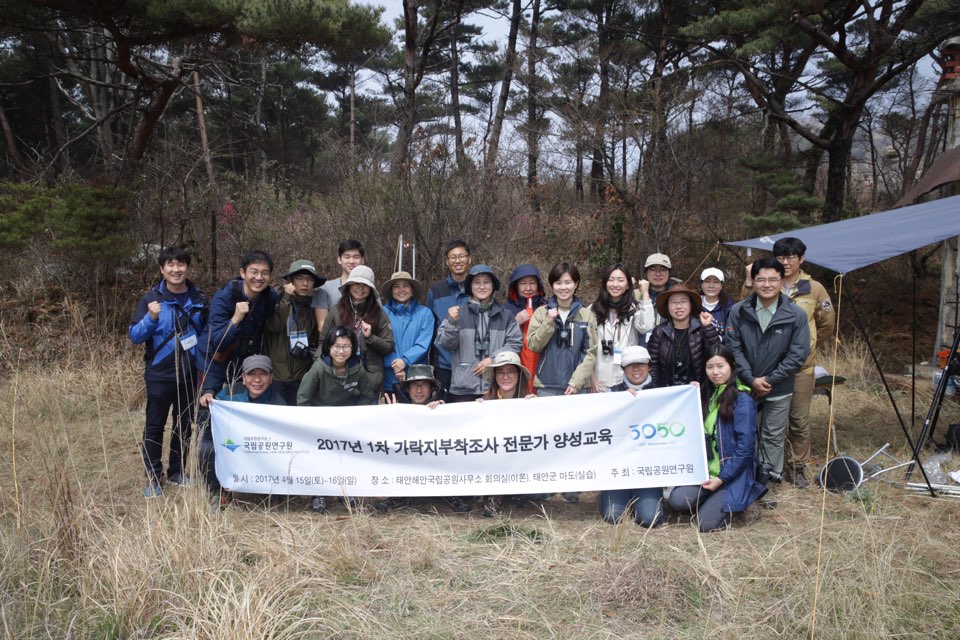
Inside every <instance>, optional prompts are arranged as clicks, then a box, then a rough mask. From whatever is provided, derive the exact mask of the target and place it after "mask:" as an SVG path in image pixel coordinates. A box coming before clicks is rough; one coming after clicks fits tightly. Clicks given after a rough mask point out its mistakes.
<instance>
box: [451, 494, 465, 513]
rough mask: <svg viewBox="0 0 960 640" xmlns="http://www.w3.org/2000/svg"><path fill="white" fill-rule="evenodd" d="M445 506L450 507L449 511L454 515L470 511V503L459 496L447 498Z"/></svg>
mask: <svg viewBox="0 0 960 640" xmlns="http://www.w3.org/2000/svg"><path fill="white" fill-rule="evenodd" d="M447 504H448V505H450V509H451V510H453V512H454V513H468V512H469V511H470V503H469V502H468V501H467V500H466V498H461V497H460V496H454V497H451V498H447Z"/></svg>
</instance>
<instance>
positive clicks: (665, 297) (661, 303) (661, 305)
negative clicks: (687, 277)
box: [657, 284, 703, 318]
mask: <svg viewBox="0 0 960 640" xmlns="http://www.w3.org/2000/svg"><path fill="white" fill-rule="evenodd" d="M678 293H682V294H683V295H685V296H687V297H688V298H690V317H691V318H693V317H696V316H698V315H700V312H701V311H703V302H702V301H701V300H700V294H699V293H697V292H696V291H693V290H692V289H688V288H686V287H685V286H683V285H682V284H675V285H673V286H672V287H670V288H669V289H667V290H666V291H661V292H660V295H658V296H657V313H659V314H660V317H661V318H669V317H670V313H669V311H667V305H668V304H669V303H670V296H672V295H674V294H678Z"/></svg>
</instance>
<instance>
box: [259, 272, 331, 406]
mask: <svg viewBox="0 0 960 640" xmlns="http://www.w3.org/2000/svg"><path fill="white" fill-rule="evenodd" d="M283 279H284V280H286V283H285V284H284V285H283V289H282V290H281V291H280V292H279V293H280V301H279V302H278V303H277V308H276V310H275V311H274V312H273V315H272V316H270V317H269V318H268V319H267V322H266V324H265V325H264V329H263V352H264V353H265V354H266V355H268V356H270V360H271V361H272V362H273V379H274V381H275V382H276V383H277V385H278V386H279V388H280V391H281V393H282V395H283V399H284V400H285V401H286V403H287V404H289V405H295V404H297V390H298V389H299V388H300V381H301V380H303V376H304V375H306V373H307V371H309V370H310V366H311V365H312V364H313V354H314V353H315V352H316V350H317V347H318V346H319V344H320V334H319V332H318V331H317V319H316V316H315V315H314V313H313V310H312V309H311V307H310V303H311V301H312V300H313V292H314V289H316V288H317V287H320V286H322V285H323V283H324V282H326V279H325V278H323V276H320V275H318V274H317V268H316V266H315V265H314V264H313V263H312V262H310V261H309V260H295V261H294V262H293V263H292V264H291V265H290V269H289V270H288V271H287V273H286V274H285V275H284V276H283Z"/></svg>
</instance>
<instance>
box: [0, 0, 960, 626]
mask: <svg viewBox="0 0 960 640" xmlns="http://www.w3.org/2000/svg"><path fill="white" fill-rule="evenodd" d="M396 2H397V3H399V4H402V11H401V12H400V19H399V21H398V22H396V23H395V24H390V23H387V22H386V21H385V20H384V19H383V18H382V16H383V14H382V13H381V11H380V10H379V9H377V8H374V7H371V6H369V5H357V4H349V3H347V2H344V1H342V0H284V1H281V0H87V1H83V2H73V1H67V0H41V1H37V2H28V1H26V0H0V30H2V40H0V43H2V44H0V131H2V136H0V147H2V148H0V157H2V161H0V178H2V180H3V182H2V183H0V248H2V251H3V253H2V255H3V259H2V260H0V371H2V373H0V379H3V380H4V382H5V383H6V385H5V389H6V393H5V401H4V402H0V425H2V429H0V560H2V561H0V635H2V637H4V638H51V637H52V638H68V637H69V638H98V639H101V638H118V639H119V638H134V637H137V638H224V639H230V640H233V639H235V638H246V637H271V638H315V637H336V638H375V637H390V638H396V637H423V638H490V637H498V638H499V637H502V638H537V637H554V638H578V639H579V638H610V637H618V638H619V637H697V638H702V637H704V636H708V635H709V636H720V635H736V636H737V637H741V638H770V637H790V638H795V637H802V636H807V637H837V638H840V637H843V638H851V637H856V638H860V637H862V638H876V637H891V636H896V637H931V636H937V637H955V636H956V635H957V631H956V629H958V628H960V607H958V605H957V603H958V602H960V592H958V588H957V580H956V576H957V574H958V572H960V559H958V557H957V554H956V553H955V552H954V551H953V550H954V549H955V547H956V545H954V544H953V543H954V542H956V541H957V539H958V534H957V533H956V532H957V531H960V529H958V527H957V524H958V518H960V508H958V506H957V504H956V503H955V502H951V501H949V500H948V499H943V498H941V499H936V500H933V499H929V498H927V499H923V498H916V497H910V496H909V494H907V493H906V492H905V491H904V490H903V488H902V486H901V485H886V484H883V483H879V482H876V481H871V482H870V483H868V485H866V486H865V488H863V489H862V490H859V491H856V492H851V493H850V494H846V495H843V496H832V495H826V494H823V493H820V492H817V491H814V490H810V491H806V492H803V491H799V490H796V489H792V488H789V487H784V488H782V489H781V490H780V491H779V499H780V506H779V507H778V509H777V510H775V511H769V512H768V511H766V510H764V511H763V512H760V510H759V509H757V510H752V511H751V512H750V513H748V514H746V515H745V516H744V517H743V518H741V519H738V520H737V521H736V522H735V525H734V527H733V529H731V530H730V531H727V532H724V533H717V534H712V535H711V536H709V537H701V536H699V535H698V534H697V533H696V529H695V528H694V527H691V526H690V525H689V522H688V521H687V520H685V519H683V518H681V517H679V516H675V515H674V516H671V517H670V519H669V520H668V523H667V526H665V527H662V528H659V529H656V530H653V531H650V532H647V531H645V530H641V529H639V528H638V527H635V526H634V525H633V524H632V523H630V522H623V523H621V524H619V525H617V526H609V525H606V524H604V523H602V522H600V521H599V519H598V517H597V513H596V497H595V496H594V495H590V494H587V495H585V496H584V500H583V502H582V503H581V504H580V505H566V504H563V503H559V501H550V502H549V503H547V504H546V505H545V507H544V509H542V510H539V509H530V508H525V509H521V508H517V509H513V510H511V512H510V513H508V514H507V515H506V516H505V517H504V519H502V520H499V521H488V520H486V519H482V518H479V517H476V516H475V515H469V516H463V517H460V516H451V515H449V514H448V513H447V511H446V509H445V508H444V507H443V506H442V504H439V503H436V504H434V503H424V504H420V505H417V506H416V507H415V508H414V509H410V510H402V511H401V512H397V513H394V514H391V515H388V516H384V517H377V516H373V515H370V514H364V513H359V512H353V513H347V512H346V511H345V510H341V509H340V508H335V509H334V513H333V514H332V515H330V516H328V517H322V518H318V517H315V516H313V515H312V514H310V513H309V512H308V510H307V504H306V502H305V501H304V500H303V499H298V498H293V499H290V500H277V499H276V497H274V498H273V499H271V498H265V499H263V500H260V499H259V498H257V497H248V498H250V499H238V500H237V502H236V503H235V505H234V507H231V508H230V509H228V510H227V511H224V512H213V513H212V512H211V511H210V509H209V505H208V502H207V496H206V495H205V492H204V490H203V489H202V488H200V487H190V488H183V489H181V490H176V489H174V488H172V487H168V488H167V490H166V491H165V494H164V496H163V497H162V498H161V499H157V500H152V501H144V500H143V499H142V497H141V492H142V488H143V485H142V476H143V471H142V463H141V461H140V455H139V448H138V447H139V440H140V437H141V434H142V428H143V422H142V421H143V386H142V381H141V380H142V378H141V376H142V362H141V358H140V353H139V352H138V350H137V349H136V348H135V347H133V346H132V345H130V343H129V340H127V339H126V336H125V330H126V326H127V323H128V322H129V317H130V313H131V311H132V308H133V305H134V303H135V300H136V299H137V298H138V296H139V295H141V293H142V292H143V291H144V290H145V289H146V287H147V286H149V285H150V284H152V283H153V282H155V280H156V278H157V267H156V263H155V261H154V259H153V257H152V255H151V254H152V253H153V252H154V251H155V250H156V248H157V247H158V246H165V245H172V244H180V245H183V246H186V247H187V248H189V249H190V250H191V252H192V253H193V254H194V256H195V260H194V265H193V274H192V275H193V276H194V278H195V279H196V280H197V281H198V283H199V284H200V285H201V286H202V287H203V288H204V289H205V290H206V291H207V292H208V293H212V292H213V291H215V290H216V289H217V288H218V287H219V286H220V285H221V284H222V283H223V282H224V281H225V280H226V279H227V278H228V277H230V276H232V275H234V274H235V273H236V270H237V268H238V266H239V265H238V264H237V261H238V257H239V255H240V254H241V253H242V252H243V251H244V250H246V249H249V248H255V247H256V248H265V249H267V250H269V251H270V252H271V253H272V254H273V255H274V257H275V259H276V263H277V268H276V270H275V272H276V273H282V271H283V269H284V267H285V266H286V264H288V262H289V261H291V260H293V259H295V258H310V259H313V260H314V261H316V262H317V264H318V266H319V267H320V269H321V270H322V271H324V272H325V273H326V274H327V275H329V276H331V277H333V276H335V275H336V273H337V272H336V262H335V259H336V246H337V243H338V242H339V241H340V240H342V239H344V238H347V237H356V238H358V239H360V240H362V241H363V242H364V243H365V244H366V246H367V249H368V262H369V263H370V264H371V265H372V266H373V267H374V269H375V272H376V274H377V276H378V279H379V281H381V282H382V281H383V280H385V279H386V278H387V277H388V275H389V273H390V272H391V271H392V270H393V267H394V264H395V257H396V246H397V240H398V235H399V234H400V233H402V234H403V236H404V239H405V240H407V241H408V242H410V243H411V244H415V245H416V248H417V256H418V258H417V273H418V277H419V279H420V280H422V281H424V282H429V281H431V280H433V279H435V278H437V277H440V276H441V275H442V271H443V261H442V258H443V245H444V243H445V242H446V241H447V240H449V239H450V238H454V237H462V238H465V239H466V240H468V241H469V242H470V243H471V244H472V245H473V248H474V252H473V253H474V257H475V259H477V260H483V261H485V262H488V263H490V264H492V265H493V266H494V267H495V269H496V270H497V271H498V272H499V273H500V274H501V275H506V274H507V273H508V272H509V270H510V269H511V268H512V267H513V266H514V265H516V264H517V263H519V262H534V263H536V264H537V265H538V266H540V267H541V269H544V270H545V269H548V268H549V267H550V266H551V265H552V264H553V263H554V262H556V261H557V260H560V259H570V260H573V261H575V262H577V263H578V264H579V265H580V267H581V270H582V271H583V272H584V276H585V281H584V286H583V290H582V292H581V293H582V294H583V296H584V298H586V299H590V298H592V296H593V295H594V294H595V292H596V289H597V285H598V283H597V282H596V280H597V277H598V275H599V271H600V270H601V269H602V268H603V267H604V266H605V265H607V264H609V263H610V262H612V261H614V260H621V259H622V260H624V261H625V262H627V264H629V265H630V266H631V267H633V270H634V272H635V274H637V275H639V272H640V271H641V268H640V267H641V265H642V260H643V259H644V257H645V256H646V255H648V254H649V253H652V252H654V251H663V252H666V253H668V254H670V255H671V257H672V258H673V261H674V265H675V270H674V275H676V276H678V277H680V278H681V279H686V280H687V281H688V282H690V283H691V284H692V283H693V282H694V281H695V278H696V277H697V275H698V274H699V271H700V270H701V269H702V268H703V267H704V266H720V267H721V268H723V269H724V270H725V271H726V273H727V274H728V277H729V280H728V283H727V290H728V291H729V292H730V293H734V294H735V293H736V292H737V290H738V289H739V284H740V282H741V278H742V270H743V265H744V264H745V263H746V262H747V261H748V260H749V259H750V258H749V257H748V256H746V255H744V254H743V253H742V252H741V251H740V250H736V251H734V250H730V249H726V248H723V247H721V245H719V244H718V243H719V242H720V241H725V240H735V239H741V238H745V237H751V236H755V235H758V234H761V233H768V232H777V231H785V230H789V229H794V228H799V227H804V226H808V225H811V224H817V223H821V222H829V221H833V220H839V219H842V218H847V217H852V216H857V215H862V214H865V213H869V212H872V211H877V210H881V209H886V208H889V207H890V206H891V205H892V204H893V203H894V202H896V201H897V199H898V198H899V197H900V196H902V195H903V193H905V191H906V190H907V189H909V188H910V187H911V186H912V185H913V184H914V183H915V181H916V180H917V178H918V177H919V176H920V175H921V174H922V172H923V170H924V169H925V168H926V167H928V166H929V165H930V164H931V163H932V161H933V159H934V158H936V157H937V155H938V154H940V153H941V152H942V151H943V150H944V148H945V145H946V144H947V143H946V131H947V116H948V114H947V109H946V101H945V100H944V99H943V97H944V96H943V95H942V94H940V93H938V92H937V76H938V74H939V65H940V62H942V61H941V60H940V58H939V56H940V55H941V53H940V50H939V47H940V46H941V45H942V44H943V43H944V42H945V41H946V40H947V39H948V38H950V37H954V36H957V35H958V34H960V4H958V3H957V2H956V1H955V0H896V1H895V0H877V1H875V2H872V3H870V2H863V1H859V2H855V1H851V0H837V1H834V2H821V1H816V2H814V1H806V0H794V1H786V0H742V1H739V2H732V1H728V0H670V1H667V0H662V1H660V2H656V1H647V0H594V1H592V2H586V1H570V0H562V1H554V0H511V1H510V2H502V1H501V2H482V1H474V0H424V1H422V2H416V1H415V0H402V2H401V0H396ZM393 8H394V9H395V8H396V5H395V6H394V7H393ZM494 18H496V19H497V20H498V21H499V24H500V25H504V26H505V27H506V28H505V29H503V30H502V32H498V33H497V35H496V37H494V36H493V34H492V33H490V32H484V30H483V27H481V26H479V25H486V24H489V23H490V20H491V19H494ZM938 255H939V254H938V251H937V248H936V247H930V248H927V249H925V250H922V251H918V252H917V253H916V254H915V255H913V256H908V257H904V258H901V259H895V260H890V261H886V262H885V263H882V264H880V265H877V266H875V267H871V268H868V269H864V270H862V271H858V272H856V273H855V274H853V275H851V276H847V278H846V280H847V281H848V282H849V283H851V284H852V285H853V288H854V289H855V290H856V291H857V293H858V296H859V297H858V304H859V306H860V310H861V314H862V315H861V317H862V319H863V321H864V324H865V330H866V332H867V333H868V334H869V335H871V338H872V340H873V342H874V344H875V346H876V347H877V350H878V357H879V358H880V360H881V362H882V364H883V366H884V368H885V369H886V370H887V371H894V372H900V371H902V367H903V366H904V365H905V364H907V363H910V362H912V361H913V359H914V356H919V357H920V358H921V359H925V358H926V355H925V354H929V352H930V351H931V349H930V346H931V344H932V339H933V334H934V331H935V324H936V316H937V311H938V281H937V276H938V271H939V265H938ZM406 260H407V262H406V265H407V266H409V264H410V262H409V260H410V254H407V258H406ZM812 271H813V272H814V274H815V275H816V276H817V277H818V278H820V279H821V281H822V282H824V284H825V285H826V286H827V288H828V289H829V290H830V291H831V294H832V295H833V296H834V297H835V300H836V299H837V298H838V297H839V296H838V293H839V292H838V291H837V290H836V289H834V286H833V285H834V280H833V277H832V276H833V274H831V273H829V272H825V271H821V270H819V269H815V268H813V269H812ZM846 293H847V292H846V291H844V292H843V295H844V296H846ZM913 294H915V295H913ZM846 300H847V298H846V297H844V298H843V300H840V305H839V311H840V320H841V322H840V326H841V336H842V338H843V340H842V342H841V345H842V346H841V347H840V351H839V354H838V357H837V358H836V359H834V357H833V355H834V354H828V353H825V354H824V363H825V364H826V365H827V366H828V367H830V368H831V369H832V370H834V371H835V372H837V373H839V374H841V375H844V376H846V377H847V378H848V382H847V384H846V385H844V386H843V387H840V388H839V389H837V390H836V392H835V394H834V401H833V403H832V404H827V403H826V402H825V401H823V400H821V399H820V398H817V399H815V401H814V407H813V412H814V413H813V418H814V424H815V435H814V457H815V459H816V460H817V462H818V463H822V462H823V461H824V460H825V459H826V458H827V457H828V456H830V455H832V454H833V453H835V450H833V449H831V447H832V446H833V444H832V443H831V439H830V438H829V437H828V435H827V427H828V425H830V426H831V427H832V428H834V429H835V432H836V433H837V434H838V435H837V436H835V437H834V439H833V443H836V442H837V441H838V440H839V443H840V446H841V447H842V448H843V451H844V452H846V453H850V454H851V455H854V456H855V457H857V459H860V460H863V459H865V458H866V457H867V456H869V455H870V454H871V453H872V452H873V451H875V450H876V449H877V448H878V447H879V446H881V445H882V444H883V443H884V442H891V443H892V447H891V449H890V452H891V453H892V454H893V455H895V456H898V457H899V458H900V459H904V458H905V456H906V455H908V449H907V447H906V443H905V441H904V440H905V439H904V438H903V436H902V433H901V432H900V429H899V424H898V422H897V418H896V416H895V415H894V413H893V411H892V410H891V408H890V406H889V404H888V402H887V400H888V398H887V395H886V392H885V391H884V390H883V388H882V387H881V386H880V384H879V379H878V376H877V374H876V372H875V371H874V370H873V367H872V365H871V362H870V357H869V355H868V354H867V352H866V350H865V348H864V346H863V343H862V342H860V341H858V340H857V339H856V337H855V335H854V333H855V332H854V330H853V329H852V327H851V326H850V323H849V318H850V317H851V316H850V314H849V313H848V312H847V308H848V307H847V305H846ZM914 308H915V309H914ZM914 310H915V311H916V315H913V311H914ZM909 318H916V322H917V323H918V324H917V328H918V329H919V335H920V340H919V341H918V342H917V343H916V344H914V343H913V342H912V340H911V337H910V333H911V332H910V328H911V327H910V320H909ZM890 379H891V380H893V381H894V383H896V382H897V380H898V378H897V377H896V376H891V377H890ZM899 380H900V381H901V382H905V381H906V378H900V379H899ZM907 386H908V384H901V385H897V384H894V389H893V391H892V393H893V395H894V396H895V397H896V398H897V399H898V401H899V402H900V405H901V407H902V408H903V412H904V415H909V417H910V420H911V421H912V424H913V426H914V429H915V431H914V433H916V432H917V430H918V427H919V422H920V421H922V414H923V411H924V409H925V408H926V406H927V403H929V401H930V399H931V398H932V391H931V388H930V385H929V382H927V383H926V384H919V385H918V387H919V388H918V395H917V396H916V397H915V398H911V397H910V395H909V391H906V390H905V389H906V387H907ZM907 407H910V409H909V413H907V411H908V410H907ZM958 416H960V413H958V407H957V405H956V403H954V402H952V401H950V402H948V403H947V404H946V405H945V407H944V413H943V415H942V417H941V420H942V423H948V422H949V421H954V422H956V421H957V420H958ZM951 594H952V595H951Z"/></svg>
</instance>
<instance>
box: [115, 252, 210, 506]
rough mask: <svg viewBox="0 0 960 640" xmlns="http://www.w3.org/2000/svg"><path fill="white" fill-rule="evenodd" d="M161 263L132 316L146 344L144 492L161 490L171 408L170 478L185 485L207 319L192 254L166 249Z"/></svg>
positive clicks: (137, 339)
mask: <svg viewBox="0 0 960 640" xmlns="http://www.w3.org/2000/svg"><path fill="white" fill-rule="evenodd" d="M157 262H158V263H159V265H160V276H161V280H160V282H159V283H157V284H156V285H155V286H154V287H153V288H152V289H151V290H150V291H149V292H148V293H147V294H146V295H144V296H143V297H142V298H140V301H139V302H138V303H137V308H136V310H135V311H134V312H133V318H132V320H131V321H130V328H129V332H128V333H129V335H130V340H131V341H132V342H133V343H134V344H146V351H145V353H144V356H143V361H144V370H143V379H144V382H145V383H146V388H147V409H146V421H145V423H144V427H143V449H142V453H143V466H144V469H145V470H146V472H147V486H146V488H145V489H144V491H143V497H145V498H154V497H157V496H159V495H161V494H162V493H163V490H162V488H161V482H162V480H163V430H164V427H165V426H166V424H167V416H168V414H169V413H170V409H171V408H173V431H172V433H171V437H170V453H169V464H168V466H167V482H169V483H170V484H174V485H180V484H185V483H186V482H187V481H188V477H187V475H186V473H185V470H184V466H183V465H184V462H185V461H186V458H187V449H188V446H189V443H190V421H191V416H190V414H191V412H192V409H193V402H194V399H195V397H196V385H197V366H196V359H197V341H198V336H199V335H200V333H201V332H202V331H203V329H204V327H205V324H206V320H207V298H206V296H204V295H203V292H201V291H200V290H199V289H198V288H197V287H196V285H194V284H193V283H192V282H191V281H190V280H189V279H188V278H187V275H188V274H189V272H190V254H189V253H187V252H186V251H185V250H184V249H181V248H180V247H168V248H166V249H164V250H163V251H162V252H161V253H160V256H159V257H158V260H157Z"/></svg>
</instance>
